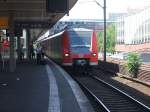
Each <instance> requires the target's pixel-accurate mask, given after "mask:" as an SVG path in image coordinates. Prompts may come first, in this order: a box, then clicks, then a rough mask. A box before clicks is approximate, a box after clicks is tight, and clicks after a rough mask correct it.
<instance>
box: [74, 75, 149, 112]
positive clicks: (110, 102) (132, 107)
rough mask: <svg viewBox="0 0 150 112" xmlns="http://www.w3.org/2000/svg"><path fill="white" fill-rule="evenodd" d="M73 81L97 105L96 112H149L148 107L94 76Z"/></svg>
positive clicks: (77, 78)
mask: <svg viewBox="0 0 150 112" xmlns="http://www.w3.org/2000/svg"><path fill="white" fill-rule="evenodd" d="M75 79H76V80H77V82H78V83H79V84H80V86H82V88H84V90H85V91H86V92H88V94H90V95H91V96H92V97H94V99H95V100H96V101H97V102H98V103H99V111H97V112H104V111H105V112H150V108H149V107H147V106H145V105H144V104H142V103H141V102H139V101H137V100H135V99H134V98H132V97H131V96H129V95H127V94H126V93H124V92H122V91H121V90H119V89H117V88H115V87H114V86H112V85H110V84H108V83H107V82H105V81H103V80H101V79H99V78H98V77H96V76H84V77H83V76H82V77H80V76H78V77H75Z"/></svg>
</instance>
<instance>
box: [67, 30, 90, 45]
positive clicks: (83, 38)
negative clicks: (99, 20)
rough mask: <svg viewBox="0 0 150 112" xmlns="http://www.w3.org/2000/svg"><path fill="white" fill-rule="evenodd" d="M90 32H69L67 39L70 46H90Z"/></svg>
mask: <svg viewBox="0 0 150 112" xmlns="http://www.w3.org/2000/svg"><path fill="white" fill-rule="evenodd" d="M91 35H92V32H91V31H78V32H77V31H70V32H69V38H70V44H71V46H87V47H90V45H91Z"/></svg>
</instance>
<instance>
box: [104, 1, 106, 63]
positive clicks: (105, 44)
mask: <svg viewBox="0 0 150 112" xmlns="http://www.w3.org/2000/svg"><path fill="white" fill-rule="evenodd" d="M104 62H106V0H104Z"/></svg>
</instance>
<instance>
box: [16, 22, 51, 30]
mask: <svg viewBox="0 0 150 112" xmlns="http://www.w3.org/2000/svg"><path fill="white" fill-rule="evenodd" d="M14 23H15V28H17V29H19V28H50V27H51V26H53V25H54V23H52V22H49V21H15V22H14Z"/></svg>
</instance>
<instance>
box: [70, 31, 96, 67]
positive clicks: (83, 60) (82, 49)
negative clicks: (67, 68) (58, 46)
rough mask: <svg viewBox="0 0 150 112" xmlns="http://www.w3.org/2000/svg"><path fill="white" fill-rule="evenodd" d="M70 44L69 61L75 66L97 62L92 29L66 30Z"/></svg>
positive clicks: (90, 64)
mask: <svg viewBox="0 0 150 112" xmlns="http://www.w3.org/2000/svg"><path fill="white" fill-rule="evenodd" d="M68 35H69V36H68V37H69V39H68V40H69V45H70V54H69V55H70V56H69V57H70V62H71V65H73V66H76V67H83V66H94V65H97V64H98V48H97V41H96V34H95V32H93V31H92V30H87V29H84V30H83V29H82V30H81V29H76V30H71V31H68Z"/></svg>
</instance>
